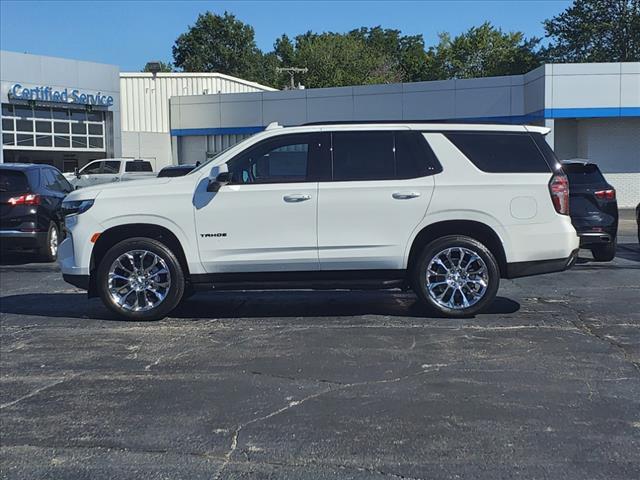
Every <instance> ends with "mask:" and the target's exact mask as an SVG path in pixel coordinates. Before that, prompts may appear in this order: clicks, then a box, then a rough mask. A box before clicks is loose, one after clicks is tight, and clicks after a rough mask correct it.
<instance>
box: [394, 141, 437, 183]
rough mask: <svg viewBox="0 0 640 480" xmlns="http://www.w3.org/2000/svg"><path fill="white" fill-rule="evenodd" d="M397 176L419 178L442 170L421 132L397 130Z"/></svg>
mask: <svg viewBox="0 0 640 480" xmlns="http://www.w3.org/2000/svg"><path fill="white" fill-rule="evenodd" d="M395 135H396V149H395V151H396V178H418V177H425V176H427V175H433V174H435V173H439V172H441V171H442V167H441V166H440V163H439V162H438V159H437V158H436V156H435V154H434V153H433V150H431V147H430V146H429V144H428V143H427V141H426V140H425V138H424V135H423V134H422V133H421V132H396V134H395Z"/></svg>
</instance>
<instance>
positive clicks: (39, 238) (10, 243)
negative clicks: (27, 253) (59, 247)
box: [0, 230, 48, 251]
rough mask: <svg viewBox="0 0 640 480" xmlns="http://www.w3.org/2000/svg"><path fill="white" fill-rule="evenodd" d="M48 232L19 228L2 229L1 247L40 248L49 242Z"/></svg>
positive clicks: (0, 236)
mask: <svg viewBox="0 0 640 480" xmlns="http://www.w3.org/2000/svg"><path fill="white" fill-rule="evenodd" d="M47 235H48V232H21V231H19V230H0V249H2V250H3V251H4V250H38V249H39V248H42V247H43V246H44V245H46V243H47Z"/></svg>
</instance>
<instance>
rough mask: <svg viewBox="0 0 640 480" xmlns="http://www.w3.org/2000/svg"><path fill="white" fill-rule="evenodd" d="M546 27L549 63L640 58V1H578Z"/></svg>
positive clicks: (624, 60) (628, 60)
mask: <svg viewBox="0 0 640 480" xmlns="http://www.w3.org/2000/svg"><path fill="white" fill-rule="evenodd" d="M544 28H545V31H546V33H547V37H549V38H550V39H551V43H550V45H549V47H548V48H546V49H545V50H544V51H543V55H544V57H545V59H546V60H547V61H549V62H637V61H640V0H576V1H575V2H574V3H573V5H571V6H570V7H569V8H567V9H566V10H565V11H564V12H562V13H561V14H560V15H558V16H556V17H553V18H551V19H549V20H546V21H545V22H544Z"/></svg>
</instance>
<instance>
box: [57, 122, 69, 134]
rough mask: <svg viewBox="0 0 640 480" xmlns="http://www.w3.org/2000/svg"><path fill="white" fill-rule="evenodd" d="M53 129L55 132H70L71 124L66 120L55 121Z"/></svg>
mask: <svg viewBox="0 0 640 480" xmlns="http://www.w3.org/2000/svg"><path fill="white" fill-rule="evenodd" d="M53 131H54V132H55V133H69V124H68V123H66V122H64V123H63V122H53Z"/></svg>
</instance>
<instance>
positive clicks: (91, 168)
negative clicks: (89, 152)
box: [82, 162, 104, 175]
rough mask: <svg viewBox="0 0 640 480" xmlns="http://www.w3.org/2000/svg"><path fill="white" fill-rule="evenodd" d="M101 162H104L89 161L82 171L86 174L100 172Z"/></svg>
mask: <svg viewBox="0 0 640 480" xmlns="http://www.w3.org/2000/svg"><path fill="white" fill-rule="evenodd" d="M103 163H104V162H94V163H90V164H89V165H87V166H86V167H84V168H83V169H82V173H83V174H88V175H95V174H96V173H101V170H102V164H103Z"/></svg>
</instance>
